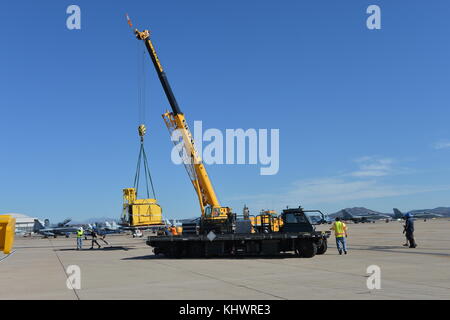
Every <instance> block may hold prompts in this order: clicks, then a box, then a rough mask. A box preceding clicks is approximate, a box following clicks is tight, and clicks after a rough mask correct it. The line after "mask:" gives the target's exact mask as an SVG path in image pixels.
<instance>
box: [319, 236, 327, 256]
mask: <svg viewBox="0 0 450 320" xmlns="http://www.w3.org/2000/svg"><path fill="white" fill-rule="evenodd" d="M327 249H328V241H327V239H326V238H325V239H323V240H322V245H320V246H318V247H317V254H324V253H325V252H327Z"/></svg>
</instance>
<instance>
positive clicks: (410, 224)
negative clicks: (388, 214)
mask: <svg viewBox="0 0 450 320" xmlns="http://www.w3.org/2000/svg"><path fill="white" fill-rule="evenodd" d="M404 219H405V225H404V230H403V233H404V234H405V236H406V244H404V246H407V245H408V242H409V247H410V248H415V247H417V244H416V241H415V240H414V219H413V217H412V215H411V214H410V213H407V214H405V217H404Z"/></svg>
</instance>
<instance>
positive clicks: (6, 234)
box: [0, 215, 16, 254]
mask: <svg viewBox="0 0 450 320" xmlns="http://www.w3.org/2000/svg"><path fill="white" fill-rule="evenodd" d="M15 230H16V219H15V218H13V217H12V216H10V215H0V250H3V252H4V253H5V254H9V253H11V250H12V247H13V244H14V232H15Z"/></svg>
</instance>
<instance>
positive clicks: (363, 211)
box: [329, 207, 450, 218]
mask: <svg viewBox="0 0 450 320" xmlns="http://www.w3.org/2000/svg"><path fill="white" fill-rule="evenodd" d="M344 210H346V211H347V212H348V213H350V214H351V215H375V214H385V215H389V216H393V215H394V213H393V212H387V213H384V212H378V211H374V210H370V209H367V208H364V207H354V208H345V209H342V210H339V211H338V212H335V213H331V214H329V216H330V217H333V218H335V217H342V214H343V212H344ZM400 211H401V208H400ZM402 212H403V211H402ZM406 212H409V213H412V214H413V215H414V213H423V212H428V213H436V214H441V215H443V216H444V217H450V207H438V208H434V209H418V210H411V211H404V212H403V213H406Z"/></svg>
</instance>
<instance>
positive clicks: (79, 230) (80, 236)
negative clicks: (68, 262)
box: [77, 227, 84, 250]
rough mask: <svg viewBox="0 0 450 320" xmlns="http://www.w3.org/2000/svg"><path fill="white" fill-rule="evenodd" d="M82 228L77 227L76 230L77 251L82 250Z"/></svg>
mask: <svg viewBox="0 0 450 320" xmlns="http://www.w3.org/2000/svg"><path fill="white" fill-rule="evenodd" d="M83 234H84V231H83V227H79V228H78V230H77V250H81V249H83Z"/></svg>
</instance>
